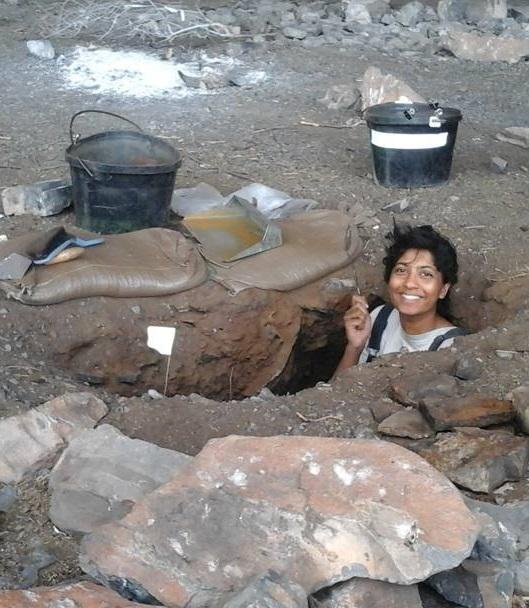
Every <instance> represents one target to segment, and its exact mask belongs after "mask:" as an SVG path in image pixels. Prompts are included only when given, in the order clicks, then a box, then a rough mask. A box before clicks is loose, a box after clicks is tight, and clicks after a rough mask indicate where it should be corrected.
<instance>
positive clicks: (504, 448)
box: [419, 428, 529, 493]
mask: <svg viewBox="0 0 529 608" xmlns="http://www.w3.org/2000/svg"><path fill="white" fill-rule="evenodd" d="M419 453H420V455H421V456H422V457H423V458H425V459H426V460H427V461H428V462H429V463H430V464H432V465H433V466H434V467H435V468H436V469H438V470H439V471H442V472H443V473H444V474H445V475H446V476H447V477H448V478H449V479H451V480H452V481H453V482H454V483H456V484H458V485H460V486H463V487H464V488H468V489H469V490H473V491H474V492H484V493H489V492H492V491H493V490H494V489H495V488H498V487H500V486H501V485H503V484H504V483H505V482H506V481H509V480H516V479H520V478H521V477H523V476H524V475H525V472H526V470H527V460H528V458H529V442H528V440H527V439H525V438H522V437H515V436H514V435H511V434H510V433H506V432H500V431H486V430H483V429H472V428H468V429H464V430H463V429H461V430H459V431H458V432H456V433H440V434H439V435H438V436H437V441H436V442H435V443H434V444H433V445H432V446H431V447H428V448H426V449H422V450H420V451H419Z"/></svg>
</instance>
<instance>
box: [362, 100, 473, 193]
mask: <svg viewBox="0 0 529 608" xmlns="http://www.w3.org/2000/svg"><path fill="white" fill-rule="evenodd" d="M364 116H365V119H366V122H367V126H368V127H369V129H370V140H371V149H372V152H373V172H374V176H375V180H376V182H377V183H378V184H380V185H381V186H390V187H396V188H420V187H428V186H439V185H441V184H445V183H446V182H447V181H448V179H449V177H450V169H451V167H452V158H453V155H454V145H455V142H456V135H457V126H458V124H459V121H460V120H461V118H462V116H461V112H460V111H459V110H456V109H455V108H440V107H438V106H437V105H436V104H419V103H382V104H379V105H376V106H372V107H370V108H368V109H367V110H366V111H365V114H364Z"/></svg>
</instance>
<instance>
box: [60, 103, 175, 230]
mask: <svg viewBox="0 0 529 608" xmlns="http://www.w3.org/2000/svg"><path fill="white" fill-rule="evenodd" d="M90 112H95V113H99V114H109V115H110V116H115V117H117V118H121V119H122V120H125V121H126V122H129V123H130V124H132V125H133V126H134V127H136V128H137V129H138V131H107V132H104V133H97V134H96V135H91V136H89V137H85V138H83V139H79V137H78V136H77V137H74V134H73V123H74V120H75V119H76V118H77V117H78V116H79V115H81V114H85V113H90ZM70 137H71V140H72V145H71V146H70V147H69V148H68V149H67V150H66V160H67V161H68V163H69V164H70V173H71V176H72V194H73V203H74V210H75V222H76V225H77V226H79V227H80V228H84V229H86V230H90V231H92V232H100V233H119V232H131V231H133V230H140V229H142V228H151V227H154V226H164V225H165V224H166V222H167V214H168V210H169V205H170V203H171V196H172V194H173V189H174V182H175V177H176V171H177V169H178V168H179V167H180V165H181V164H182V159H181V155H180V153H179V152H178V151H177V150H175V149H174V148H173V147H172V146H170V145H169V144H168V143H166V142H165V141H163V140H161V139H158V138H157V137H153V136H151V135H146V134H145V133H143V132H141V129H140V127H138V126H137V125H136V124H135V123H133V122H132V121H130V120H128V119H126V118H123V117H122V116H118V115H117V114H113V113H112V112H104V111H102V110H83V111H82V112H77V114H74V116H73V117H72V119H71V121H70Z"/></svg>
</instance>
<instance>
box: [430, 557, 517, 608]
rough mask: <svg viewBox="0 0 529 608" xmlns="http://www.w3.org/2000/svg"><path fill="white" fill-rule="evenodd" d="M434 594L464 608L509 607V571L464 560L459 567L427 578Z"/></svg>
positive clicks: (487, 564) (510, 587) (511, 580)
mask: <svg viewBox="0 0 529 608" xmlns="http://www.w3.org/2000/svg"><path fill="white" fill-rule="evenodd" d="M428 584H429V585H431V586H432V587H433V588H434V589H435V590H436V591H437V592H438V593H440V594H441V595H442V596H443V597H444V598H446V599H447V600H448V601H450V602H454V603H455V604H458V605H460V606H465V607H466V608H510V607H511V603H512V596H513V592H514V576H513V573H512V572H511V571H510V570H508V569H505V567H503V566H501V565H499V564H494V563H491V562H480V561H475V560H466V561H464V562H463V563H462V564H461V566H459V567H458V568H455V569H454V570H450V571H447V572H441V573H439V574H435V575H434V576H432V577H431V578H430V579H428Z"/></svg>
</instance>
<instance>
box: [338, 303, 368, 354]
mask: <svg viewBox="0 0 529 608" xmlns="http://www.w3.org/2000/svg"><path fill="white" fill-rule="evenodd" d="M344 325H345V333H346V336H347V342H348V343H349V344H350V345H351V347H352V348H354V349H355V350H357V351H362V350H363V348H364V346H365V345H366V342H367V340H368V338H369V336H370V334H371V317H370V315H369V310H368V307H367V300H366V299H365V298H364V297H363V296H357V295H353V296H352V297H351V307H350V308H349V310H347V312H346V313H345V315H344Z"/></svg>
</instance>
